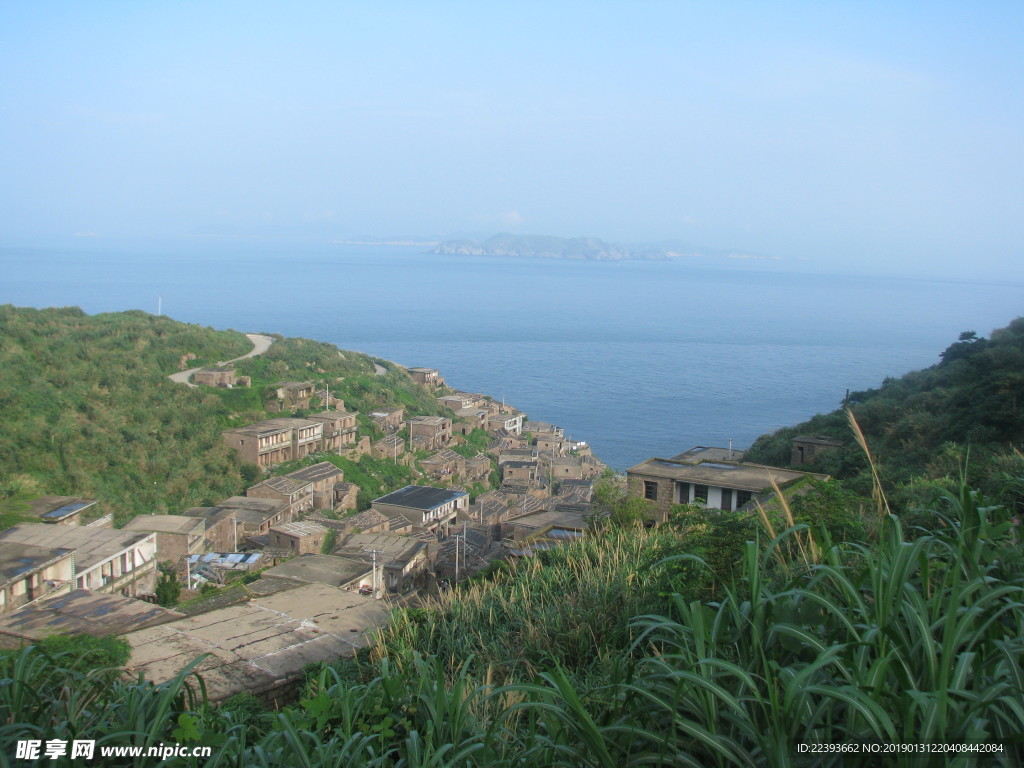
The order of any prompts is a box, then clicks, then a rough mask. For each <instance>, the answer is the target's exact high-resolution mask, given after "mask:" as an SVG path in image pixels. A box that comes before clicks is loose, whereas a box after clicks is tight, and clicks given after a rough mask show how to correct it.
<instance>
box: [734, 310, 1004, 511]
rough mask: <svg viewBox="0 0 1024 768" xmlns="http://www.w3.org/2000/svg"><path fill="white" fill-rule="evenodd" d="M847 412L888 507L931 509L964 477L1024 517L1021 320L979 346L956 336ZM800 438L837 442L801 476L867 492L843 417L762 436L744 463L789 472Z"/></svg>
mask: <svg viewBox="0 0 1024 768" xmlns="http://www.w3.org/2000/svg"><path fill="white" fill-rule="evenodd" d="M847 404H848V406H849V408H850V409H851V410H852V411H853V414H854V415H855V417H856V419H857V422H858V423H859V425H860V428H861V429H862V431H863V433H864V435H865V437H866V438H867V441H868V443H869V444H870V445H871V450H872V454H873V457H874V459H875V462H876V464H877V466H878V468H879V471H880V473H881V475H882V477H883V478H884V479H885V480H886V481H887V482H888V483H890V484H892V485H893V486H894V487H893V490H892V494H891V500H892V501H893V503H894V505H895V506H897V507H903V506H908V507H909V506H913V505H915V504H930V503H932V502H933V501H934V500H935V499H936V498H937V491H938V490H942V489H944V490H946V491H950V490H954V489H955V488H956V486H957V484H958V483H959V479H960V476H961V473H966V477H967V481H968V483H969V484H970V485H971V486H972V487H976V488H979V489H981V490H983V491H984V492H985V493H986V494H988V495H989V496H991V497H993V498H997V499H998V500H999V501H1001V502H1003V503H1006V504H1008V505H1009V506H1011V507H1013V508H1015V509H1017V510H1018V511H1024V487H1022V486H1021V484H1020V480H1019V478H1021V477H1024V456H1022V455H1021V453H1020V448H1021V445H1022V443H1024V318H1018V319H1016V320H1014V321H1013V322H1012V323H1010V324H1009V325H1008V326H1007V327H1006V328H1002V329H999V330H996V331H993V332H992V334H991V336H990V338H987V339H986V338H982V337H979V336H978V335H977V334H975V333H974V332H972V331H965V332H964V333H962V334H961V335H960V338H959V340H957V341H956V342H954V343H953V344H952V345H950V346H949V347H948V348H947V349H946V350H945V351H944V352H943V353H942V354H941V356H940V361H939V362H938V363H937V364H936V365H933V366H932V367H930V368H926V369H925V370H922V371H914V372H912V373H909V374H907V375H905V376H902V377H900V378H898V379H897V378H890V379H886V380H885V381H884V382H883V383H882V385H881V386H880V387H878V388H877V389H869V390H866V391H864V392H853V393H851V394H850V395H849V398H848V403H847ZM802 434H809V435H825V436H828V437H832V438H836V439H838V440H840V441H842V443H843V447H842V448H841V449H840V450H838V451H832V452H826V453H823V454H821V455H820V457H816V460H815V461H814V462H812V463H810V464H809V465H807V466H802V467H801V468H810V469H815V470H818V471H822V472H827V473H829V474H831V475H833V476H834V477H837V478H840V479H842V480H843V481H844V483H845V484H846V485H847V487H848V488H850V489H851V490H853V491H856V492H859V493H862V494H864V493H869V492H870V486H871V475H870V472H869V470H868V464H867V462H866V460H865V457H864V453H863V452H862V451H861V449H860V447H859V446H858V445H857V442H856V440H855V439H854V436H853V435H852V434H851V431H850V429H849V423H848V419H847V416H846V413H845V412H844V410H842V409H840V410H837V411H835V412H833V413H830V414H824V415H818V416H815V417H814V418H812V419H810V420H809V421H806V422H804V423H802V424H798V425H796V426H794V427H788V428H785V429H781V430H779V431H777V432H775V433H773V434H771V435H764V436H762V437H761V438H759V439H758V440H757V441H756V442H755V443H754V445H753V446H752V447H751V449H750V451H748V453H747V458H748V459H749V460H751V461H759V462H762V463H765V464H771V465H775V466H791V464H790V458H791V457H790V446H791V441H792V438H793V437H794V436H796V435H802Z"/></svg>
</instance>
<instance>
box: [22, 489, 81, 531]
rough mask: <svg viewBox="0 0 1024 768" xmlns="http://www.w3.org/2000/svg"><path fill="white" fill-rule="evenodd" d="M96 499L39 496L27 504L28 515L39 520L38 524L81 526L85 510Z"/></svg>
mask: <svg viewBox="0 0 1024 768" xmlns="http://www.w3.org/2000/svg"><path fill="white" fill-rule="evenodd" d="M95 504H96V499H83V498H81V497H79V496H40V497H39V498H38V499H33V500H32V501H30V502H29V503H28V508H29V513H30V514H32V515H34V516H35V517H38V518H39V522H41V523H47V524H49V525H81V524H82V518H83V516H84V515H85V513H86V511H87V510H91V511H95V510H93V509H92V508H93V507H94V506H95Z"/></svg>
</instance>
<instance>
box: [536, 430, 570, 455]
mask: <svg viewBox="0 0 1024 768" xmlns="http://www.w3.org/2000/svg"><path fill="white" fill-rule="evenodd" d="M533 444H534V445H535V446H537V450H538V451H540V452H541V453H549V454H553V455H555V456H564V455H565V454H566V442H565V439H564V438H562V437H558V436H557V435H549V434H540V435H537V436H535V437H534V439H533Z"/></svg>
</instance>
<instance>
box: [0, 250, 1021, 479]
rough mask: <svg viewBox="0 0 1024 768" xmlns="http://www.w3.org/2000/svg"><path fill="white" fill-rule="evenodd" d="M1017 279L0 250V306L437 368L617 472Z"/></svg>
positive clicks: (765, 409)
mask: <svg viewBox="0 0 1024 768" xmlns="http://www.w3.org/2000/svg"><path fill="white" fill-rule="evenodd" d="M1022 289H1024V286H1021V285H1020V284H991V283H987V284H986V283H969V282H962V283H956V282H949V281H932V280H926V279H919V280H912V279H894V278H872V277H849V276H840V275H822V274H794V273H782V272H771V271H753V270H751V269H749V268H732V269H729V268H721V269H710V268H707V267H694V266H693V265H689V264H685V263H677V262H672V263H658V262H629V263H623V264H616V263H606V262H569V261H522V260H512V259H498V260H496V259H488V258H476V257H441V256H430V255H424V254H421V253H419V252H418V251H417V249H413V248H401V247H383V246H381V247H367V246H334V247H331V248H321V249H305V250H303V249H295V250H283V249H282V250H255V249H248V250H247V249H238V248H235V249H230V248H219V249H204V250H199V249H190V250H188V251H185V252H182V251H180V250H178V251H171V250H168V251H166V252H163V253H147V254H142V253H137V252H132V251H130V250H124V251H112V250H103V249H102V248H98V247H94V248H92V249H88V250H85V249H82V250H75V251H70V250H64V251H60V250H38V251H32V250H18V249H3V250H0V303H12V304H16V305H19V306H35V307H45V306H67V305H77V306H80V307H82V308H83V309H84V310H85V311H86V312H89V313H95V312H105V311H117V310H124V309H144V310H146V311H150V312H156V310H157V301H158V297H162V308H163V311H164V313H165V314H168V315H170V316H171V317H173V318H175V319H178V320H182V321H185V322H191V323H200V324H203V325H210V326H213V327H215V328H235V329H238V330H243V331H273V332H278V333H282V334H284V335H286V336H306V337H310V338H314V339H319V340H322V341H329V342H332V343H334V344H337V345H338V346H340V347H342V348H344V349H353V350H357V351H361V352H367V353H370V354H374V355H377V356H380V357H384V358H388V359H391V360H395V361H397V362H399V363H402V364H403V365H407V366H417V365H423V366H430V367H434V368H438V369H440V370H441V372H442V374H443V375H444V376H445V377H446V379H447V380H448V382H449V383H450V384H451V385H452V386H455V387H458V388H460V389H465V390H470V391H478V392H484V393H487V394H491V395H493V396H494V397H496V398H505V399H506V400H507V401H508V402H510V403H513V404H514V405H516V406H518V407H520V408H522V409H524V410H525V411H527V413H528V414H529V415H530V417H531V418H533V419H538V420H543V421H551V422H555V423H557V424H559V425H560V426H562V427H564V428H565V430H566V432H567V433H568V434H570V435H571V436H572V437H573V438H576V439H583V440H587V441H589V442H590V443H591V444H592V445H593V447H594V450H595V452H596V453H597V455H598V456H600V457H601V458H602V459H604V460H605V461H607V462H608V463H609V464H611V465H612V466H614V467H617V468H619V469H623V468H625V467H628V466H631V465H632V464H634V463H637V462H639V461H641V460H643V459H645V458H647V457H649V456H654V455H658V456H666V455H672V454H675V453H678V452H679V451H682V450H684V449H686V448H689V447H692V446H693V445H727V444H728V441H729V440H730V439H731V440H733V444H734V445H735V446H736V447H738V448H742V447H746V446H748V445H749V444H750V442H751V441H752V440H753V439H754V438H756V437H757V436H758V435H760V434H762V433H764V432H769V431H771V430H774V429H776V428H778V427H781V426H786V425H789V424H794V423H797V422H799V421H803V420H805V419H807V418H809V417H810V416H813V415H814V414H815V413H819V412H825V411H830V410H832V409H834V408H836V407H838V405H839V404H840V402H841V400H842V398H843V395H844V393H845V391H846V390H847V389H850V390H859V389H865V388H868V387H872V386H877V385H878V384H880V383H881V381H882V380H883V379H884V378H885V377H886V376H898V375H901V374H903V373H905V372H907V371H910V370H914V369H918V368H923V367H925V366H928V365H931V364H932V363H934V362H936V361H937V359H938V354H939V353H940V352H941V351H942V350H943V349H944V348H945V347H946V346H948V345H949V344H950V343H951V342H953V341H954V340H955V339H956V337H957V335H958V334H959V333H960V331H963V330H975V331H977V332H978V333H980V334H983V335H987V333H988V332H989V331H991V330H992V329H993V328H998V327H1001V326H1003V325H1005V324H1006V323H1008V322H1009V321H1010V320H1011V319H1013V318H1014V317H1016V316H1017V315H1019V314H1021V299H1022V297H1024V290H1022Z"/></svg>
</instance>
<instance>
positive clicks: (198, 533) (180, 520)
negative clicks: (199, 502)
mask: <svg viewBox="0 0 1024 768" xmlns="http://www.w3.org/2000/svg"><path fill="white" fill-rule="evenodd" d="M121 530H122V531H146V532H151V533H155V534H156V556H157V559H158V560H159V561H160V562H165V561H170V562H172V563H174V564H175V565H177V564H178V563H179V562H180V561H181V559H182V558H183V557H185V556H186V555H198V554H202V553H203V552H205V551H206V521H205V520H204V519H203V518H201V517H190V516H186V515H136V516H135V517H133V518H132V519H131V520H129V521H128V522H127V524H125V526H124V528H122V529H121Z"/></svg>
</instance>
